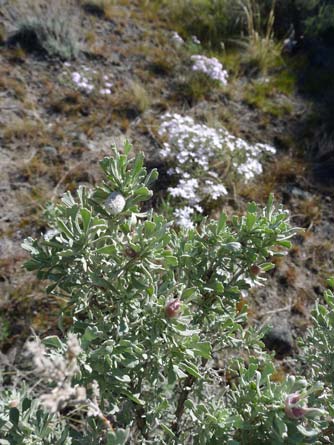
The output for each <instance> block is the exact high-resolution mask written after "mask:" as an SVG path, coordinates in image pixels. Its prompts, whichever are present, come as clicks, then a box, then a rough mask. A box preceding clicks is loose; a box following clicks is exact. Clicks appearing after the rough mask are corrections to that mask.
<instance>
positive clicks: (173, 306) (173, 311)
mask: <svg viewBox="0 0 334 445" xmlns="http://www.w3.org/2000/svg"><path fill="white" fill-rule="evenodd" d="M180 309H181V302H180V300H179V299H176V300H172V301H169V302H168V303H167V304H166V306H165V314H166V317H167V318H175V317H177V316H178V315H179V313H180Z"/></svg>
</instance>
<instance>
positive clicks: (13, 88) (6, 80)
mask: <svg viewBox="0 0 334 445" xmlns="http://www.w3.org/2000/svg"><path fill="white" fill-rule="evenodd" d="M1 90H3V91H5V92H7V93H10V94H11V95H13V96H14V97H15V98H16V99H19V100H23V99H24V98H25V96H26V93H27V90H26V87H25V85H24V84H23V82H20V81H19V80H17V79H13V78H11V77H9V72H7V73H6V72H4V73H1V77H0V91H1Z"/></svg>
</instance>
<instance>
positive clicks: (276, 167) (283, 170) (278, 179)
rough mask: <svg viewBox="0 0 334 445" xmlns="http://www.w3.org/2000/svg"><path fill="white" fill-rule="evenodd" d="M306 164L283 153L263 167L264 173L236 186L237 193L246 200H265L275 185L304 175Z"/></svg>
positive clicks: (293, 180) (295, 179)
mask: <svg viewBox="0 0 334 445" xmlns="http://www.w3.org/2000/svg"><path fill="white" fill-rule="evenodd" d="M305 170H306V165H305V163H303V162H302V161H301V160H300V159H296V158H293V157H291V155H283V156H280V157H278V158H276V159H275V161H274V162H272V163H271V164H268V165H266V166H265V168H264V173H263V174H262V175H261V177H260V178H259V181H255V182H253V183H252V184H250V185H249V186H247V187H243V186H242V187H240V189H239V187H238V190H237V194H240V195H241V196H243V197H244V198H246V199H247V200H254V201H256V202H265V201H266V200H267V199H268V196H269V195H270V193H273V192H274V191H275V190H277V187H278V186H279V185H281V184H284V183H289V182H295V181H297V179H298V178H300V177H303V176H304V175H305Z"/></svg>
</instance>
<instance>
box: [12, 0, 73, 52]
mask: <svg viewBox="0 0 334 445" xmlns="http://www.w3.org/2000/svg"><path fill="white" fill-rule="evenodd" d="M4 14H5V16H6V17H7V18H8V19H9V21H10V23H11V26H12V33H11V35H10V37H9V39H8V44H9V45H18V46H20V47H22V48H23V49H24V50H26V51H27V52H32V53H36V54H39V55H48V56H50V57H59V58H61V59H64V60H67V59H74V58H76V57H77V56H78V54H79V52H80V50H81V37H80V36H81V32H80V30H81V24H80V10H79V8H78V7H77V6H76V4H75V2H74V1H72V0H70V1H66V0H57V1H56V2H47V1H43V0H42V1H37V0H28V1H25V0H17V1H16V2H15V3H13V4H9V5H8V6H6V7H5V8H4Z"/></svg>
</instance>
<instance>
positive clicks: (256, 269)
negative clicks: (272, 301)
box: [249, 264, 261, 277]
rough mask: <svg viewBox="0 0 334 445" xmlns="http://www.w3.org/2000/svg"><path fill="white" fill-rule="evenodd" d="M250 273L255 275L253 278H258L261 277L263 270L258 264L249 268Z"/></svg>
mask: <svg viewBox="0 0 334 445" xmlns="http://www.w3.org/2000/svg"><path fill="white" fill-rule="evenodd" d="M249 272H250V273H251V274H252V275H253V276H255V277H256V276H257V275H259V273H260V272H261V268H260V267H259V266H257V265H256V264H253V265H252V266H251V267H250V268H249Z"/></svg>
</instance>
